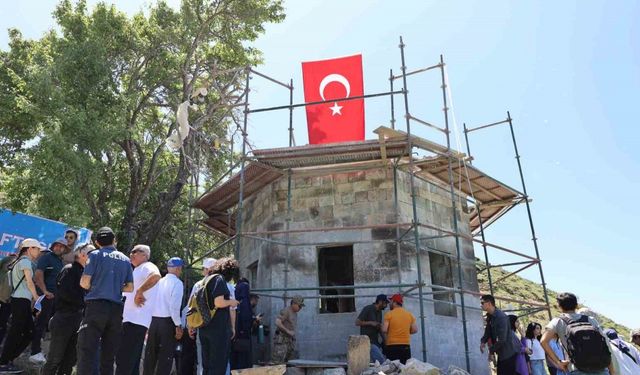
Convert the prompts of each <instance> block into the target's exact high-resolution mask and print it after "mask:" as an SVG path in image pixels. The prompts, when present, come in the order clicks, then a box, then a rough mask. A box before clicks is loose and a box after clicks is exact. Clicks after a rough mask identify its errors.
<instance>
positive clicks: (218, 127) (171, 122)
mask: <svg viewBox="0 0 640 375" xmlns="http://www.w3.org/2000/svg"><path fill="white" fill-rule="evenodd" d="M54 17H55V20H56V22H57V24H58V26H59V30H60V31H59V32H56V31H51V32H49V33H47V34H46V35H45V36H43V37H42V38H41V39H39V40H35V41H27V40H25V39H23V38H22V36H21V34H20V33H19V31H17V30H11V31H10V49H9V51H6V52H0V105H1V106H2V108H3V110H2V111H0V134H2V135H1V136H0V147H1V150H0V162H1V163H2V164H0V165H1V166H2V168H3V170H4V178H3V180H2V183H3V185H4V186H2V190H3V191H4V192H5V193H6V195H5V196H4V201H3V202H0V203H1V204H3V205H6V206H8V208H11V209H14V210H20V211H25V212H31V213H35V214H39V215H42V216H45V217H49V218H53V219H58V220H63V221H66V222H69V223H71V224H74V225H88V226H90V227H93V228H97V227H99V226H102V225H111V226H114V227H117V229H118V232H119V233H118V237H119V239H120V246H121V247H123V246H124V247H127V246H130V245H131V244H133V243H134V242H135V243H146V244H160V243H161V244H162V246H163V247H164V248H165V249H166V250H167V251H168V252H169V251H173V252H175V251H177V250H179V249H181V248H183V246H186V242H185V241H186V240H185V238H186V234H187V233H186V232H187V228H186V227H187V226H188V222H187V220H186V219H185V218H186V215H187V211H188V209H187V208H188V205H189V203H190V202H189V201H188V199H187V197H186V196H185V192H186V191H187V190H188V187H189V184H190V183H191V178H192V177H193V176H198V177H199V178H200V179H202V180H203V184H204V185H206V184H207V183H208V182H209V181H211V179H213V178H215V177H216V176H217V175H218V174H219V172H220V170H221V169H222V167H223V166H224V165H226V164H227V163H228V158H229V157H230V156H231V155H229V152H227V151H225V150H216V149H214V148H213V147H212V141H213V139H214V138H216V137H220V138H224V137H225V136H226V134H227V133H228V132H229V131H230V129H233V128H234V126H235V122H236V121H237V119H236V117H237V115H238V113H237V112H236V111H237V108H238V107H237V104H238V103H239V102H241V101H242V95H243V93H244V91H243V90H244V82H243V77H244V75H243V74H241V73H242V70H240V71H239V70H238V68H243V67H246V66H251V65H256V64H258V63H260V57H261V55H260V52H259V51H257V50H256V49H254V48H252V47H251V46H250V45H249V43H248V42H251V41H253V40H255V39H256V38H257V37H258V36H259V35H260V34H261V33H263V32H264V24H265V23H268V22H280V21H281V20H282V19H283V18H284V15H283V8H282V5H281V1H280V0H243V1H238V0H213V1H204V0H183V1H182V5H181V7H180V9H179V10H174V9H172V8H171V7H169V6H168V5H167V4H166V3H164V2H159V3H158V4H157V5H155V6H153V7H151V8H150V9H148V12H147V14H145V13H142V12H141V13H138V14H136V15H134V16H133V17H128V16H127V15H125V14H124V13H122V12H120V11H118V10H117V9H116V8H115V7H114V6H107V5H105V4H104V3H100V4H98V5H96V6H95V8H94V9H93V10H92V11H91V12H89V11H88V10H87V6H86V2H85V1H84V0H81V1H79V2H77V3H76V4H72V3H71V2H70V1H69V0H64V1H62V2H61V3H60V4H59V5H58V6H57V8H56V10H55V12H54ZM199 87H205V88H207V89H208V90H209V94H208V95H207V96H206V98H205V100H204V102H203V103H201V104H199V105H198V109H197V110H196V111H192V112H191V114H190V123H191V126H192V127H193V128H194V129H196V131H193V132H191V133H190V135H189V137H188V138H187V139H186V140H185V142H184V146H183V147H182V149H180V150H179V152H171V151H170V150H168V149H167V148H166V146H165V139H166V138H167V136H168V135H169V134H170V133H171V131H173V129H174V128H175V127H176V120H175V114H176V110H177V107H178V105H179V104H180V103H182V102H184V101H186V100H189V98H190V96H191V95H192V94H193V93H194V91H195V90H196V89H197V88H199ZM167 228H170V229H171V231H172V232H173V233H166V232H164V231H166V230H167ZM114 229H115V228H114ZM174 231H176V232H177V233H175V232H174Z"/></svg>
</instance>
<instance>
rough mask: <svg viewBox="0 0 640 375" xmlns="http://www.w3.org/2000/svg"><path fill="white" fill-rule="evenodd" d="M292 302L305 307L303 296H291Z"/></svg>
mask: <svg viewBox="0 0 640 375" xmlns="http://www.w3.org/2000/svg"><path fill="white" fill-rule="evenodd" d="M291 303H295V304H296V305H298V306H300V307H304V298H302V296H293V298H291Z"/></svg>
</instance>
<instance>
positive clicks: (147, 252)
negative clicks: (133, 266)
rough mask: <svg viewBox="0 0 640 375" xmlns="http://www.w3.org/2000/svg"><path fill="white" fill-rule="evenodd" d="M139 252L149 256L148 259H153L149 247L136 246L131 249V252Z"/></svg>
mask: <svg viewBox="0 0 640 375" xmlns="http://www.w3.org/2000/svg"><path fill="white" fill-rule="evenodd" d="M134 251H138V252H141V253H143V254H144V255H146V256H147V259H150V258H151V248H150V247H149V246H147V245H136V246H134V247H133V249H131V252H134Z"/></svg>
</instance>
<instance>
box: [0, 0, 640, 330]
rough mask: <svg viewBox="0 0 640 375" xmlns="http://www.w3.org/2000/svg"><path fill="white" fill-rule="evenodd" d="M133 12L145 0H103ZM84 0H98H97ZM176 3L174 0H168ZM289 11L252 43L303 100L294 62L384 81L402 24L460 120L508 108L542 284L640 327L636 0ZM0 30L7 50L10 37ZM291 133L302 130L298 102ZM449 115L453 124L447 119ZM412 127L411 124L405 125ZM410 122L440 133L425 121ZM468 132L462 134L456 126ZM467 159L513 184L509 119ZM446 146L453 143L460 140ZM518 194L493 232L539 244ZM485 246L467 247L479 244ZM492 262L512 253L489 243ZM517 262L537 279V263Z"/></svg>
mask: <svg viewBox="0 0 640 375" xmlns="http://www.w3.org/2000/svg"><path fill="white" fill-rule="evenodd" d="M109 2H113V3H116V4H117V6H118V7H119V8H120V9H122V10H125V11H127V12H129V13H131V12H135V11H137V10H139V9H141V7H143V6H144V4H148V3H149V2H143V1H138V0H127V1H125V0H120V1H109ZM90 3H91V4H93V3H95V1H90ZM170 3H172V4H175V3H177V0H174V1H170ZM54 5H55V1H50V0H47V1H44V0H40V1H35V0H29V1H27V0H25V1H21V2H11V3H8V2H2V3H0V29H3V30H4V29H6V28H8V27H17V28H19V29H20V30H22V32H23V33H24V35H26V36H27V37H39V36H40V35H41V34H42V33H43V32H44V31H45V30H47V29H49V28H51V27H52V25H53V21H52V19H51V17H50V13H51V11H52V9H53V7H54ZM286 12H287V19H286V20H285V21H284V22H283V23H281V24H278V25H269V26H267V32H266V34H265V35H264V36H263V37H261V38H260V39H259V40H258V41H256V43H255V46H256V47H258V48H259V49H261V50H262V51H263V52H264V60H265V63H264V65H263V66H260V67H258V70H259V71H261V72H263V73H266V74H269V75H271V76H273V77H275V78H278V79H280V80H283V81H288V80H289V79H290V78H293V80H294V86H296V91H295V94H294V95H295V99H294V101H295V102H301V101H302V100H303V98H302V90H301V78H302V73H301V69H300V62H301V61H308V60H315V59H324V58H330V57H335V56H343V55H349V54H353V53H358V52H361V53H362V54H363V64H364V74H365V91H366V92H367V93H374V92H381V91H385V90H387V89H388V80H387V77H388V74H389V69H394V71H399V67H400V55H399V50H398V37H399V36H400V35H402V36H403V37H404V41H405V44H406V45H407V47H406V56H407V65H408V68H409V69H415V68H420V67H425V66H430V65H433V64H435V63H437V62H438V59H439V55H440V54H444V57H445V61H446V63H447V70H448V75H449V80H450V87H451V93H452V98H453V110H454V114H455V118H456V120H457V124H458V128H459V129H461V128H462V123H463V122H466V123H467V124H468V125H470V126H475V125H481V124H484V123H489V122H494V121H498V120H502V119H504V118H505V117H506V111H507V110H509V111H510V112H511V115H512V117H513V118H514V125H515V130H516V135H517V137H518V141H519V149H520V153H521V155H522V162H523V165H524V172H525V178H526V180H527V188H528V190H529V194H530V195H531V197H532V198H533V202H532V208H533V217H534V221H535V224H536V230H537V234H538V238H539V245H540V252H541V257H542V259H543V266H544V271H545V276H546V278H547V283H548V285H549V287H550V288H551V289H554V290H556V291H573V292H575V293H576V294H577V295H578V296H579V298H580V301H581V302H583V303H585V304H588V305H590V306H591V307H592V308H594V309H595V310H597V311H599V312H601V313H604V314H606V315H608V316H609V317H611V318H614V319H615V320H617V321H619V322H620V323H623V324H625V325H627V326H631V327H640V321H639V320H638V319H639V318H638V314H637V310H638V308H639V307H640V303H638V299H637V290H636V288H635V287H637V284H638V281H637V274H636V272H637V271H638V269H639V268H640V252H639V251H638V250H639V249H638V244H637V240H632V238H633V237H634V236H633V235H634V233H635V225H634V224H633V223H634V222H635V221H634V220H635V216H634V215H635V214H636V213H638V212H640V204H639V203H638V200H637V199H636V198H635V195H636V194H637V192H638V191H639V190H640V177H638V175H639V174H640V167H639V166H640V156H638V153H637V152H636V148H637V147H638V145H640V131H639V130H638V125H637V119H638V118H640V109H639V108H640V106H639V105H638V98H640V95H639V94H640V49H638V48H637V46H638V45H640V40H639V39H640V23H639V22H634V21H635V20H637V19H638V18H639V16H640V2H638V1H617V2H606V1H590V2H578V1H562V2H553V3H550V2H546V3H540V2H507V1H494V2H486V1H467V2H456V1H405V2H391V1H373V0H370V1H355V0H352V1H311V0H307V1H288V2H286ZM6 42H7V38H6V33H3V34H2V35H0V48H3V49H5V48H7V45H6ZM251 84H252V92H251V107H252V108H258V107H264V106H271V105H280V104H286V103H287V101H288V92H287V91H286V90H284V89H282V88H279V87H276V86H274V85H272V84H270V83H268V82H266V81H264V80H261V79H260V78H255V79H253V80H252V83H251ZM439 85H440V83H439V77H438V76H437V75H436V74H433V73H429V74H427V75H422V76H415V77H412V78H411V79H410V80H409V83H408V86H409V90H410V95H411V96H410V106H411V108H412V110H411V112H412V113H413V114H415V115H416V116H418V117H420V118H423V119H425V120H427V121H430V122H434V123H436V124H442V123H443V120H442V111H441V96H440V95H441V93H440V91H439ZM388 108H389V104H388V99H374V100H369V101H367V102H366V108H365V111H366V114H367V117H366V124H367V125H366V130H367V133H366V134H367V137H368V138H372V137H373V134H372V130H373V129H375V128H376V127H378V126H379V125H387V124H388V122H389V110H388ZM287 121H288V115H287V113H286V112H279V113H269V114H256V115H254V116H252V117H250V121H249V137H250V138H251V141H252V143H253V144H255V145H256V147H276V146H286V142H287V134H286V128H287V125H288V124H287ZM294 121H295V123H294V126H295V128H296V134H295V137H296V140H297V143H298V144H305V143H306V123H305V117H304V111H303V110H301V109H300V110H296V112H295V115H294ZM452 126H453V125H452ZM415 128H417V126H416V127H414V129H415ZM417 133H418V135H421V136H423V137H427V138H429V139H431V140H434V141H437V142H444V140H443V139H442V138H441V135H439V134H436V133H433V132H431V131H428V130H425V129H419V128H418V130H417ZM458 137H459V139H460V141H461V142H464V141H463V139H462V138H461V137H462V136H461V133H458ZM471 137H472V138H471V145H472V153H473V155H474V157H475V162H474V165H476V166H477V167H479V168H481V169H483V170H485V171H486V172H488V173H490V174H492V175H494V176H495V177H497V178H498V179H500V180H502V181H504V182H506V183H508V184H509V185H512V186H515V187H519V186H520V185H519V184H520V182H519V179H518V174H517V169H516V164H515V160H514V158H513V150H512V146H511V140H510V136H509V132H508V128H506V127H495V128H491V129H488V130H485V131H480V132H477V133H472V135H471ZM453 142H454V143H453V145H456V140H455V138H454V139H453ZM526 220H527V219H526V212H525V210H524V207H520V208H518V209H514V210H512V212H511V213H510V214H509V215H508V216H506V217H504V218H503V219H502V220H501V221H500V222H499V223H498V224H496V225H495V226H494V227H492V228H491V229H489V230H488V231H487V239H488V240H489V241H491V242H495V243H500V244H504V245H506V246H508V247H511V248H513V249H517V250H522V251H524V252H527V253H532V251H533V250H532V244H531V241H530V235H529V232H528V226H527V221H526ZM480 251H481V249H480V248H477V249H476V252H477V254H478V255H480ZM491 258H492V262H493V263H499V262H502V261H511V260H512V258H508V257H505V256H502V255H501V254H500V253H497V252H493V253H492V256H491ZM524 275H525V276H526V277H528V278H531V279H533V280H536V281H537V280H538V275H537V271H536V270H531V271H528V272H525V273H524Z"/></svg>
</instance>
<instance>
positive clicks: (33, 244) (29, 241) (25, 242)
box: [20, 238, 45, 250]
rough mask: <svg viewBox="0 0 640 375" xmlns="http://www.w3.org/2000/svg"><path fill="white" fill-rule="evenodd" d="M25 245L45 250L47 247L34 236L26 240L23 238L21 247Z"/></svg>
mask: <svg viewBox="0 0 640 375" xmlns="http://www.w3.org/2000/svg"><path fill="white" fill-rule="evenodd" d="M23 247H37V248H38V249H40V250H45V247H44V246H42V245H41V244H40V241H38V240H36V239H33V238H27V239H25V240H22V243H21V244H20V248H23Z"/></svg>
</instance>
